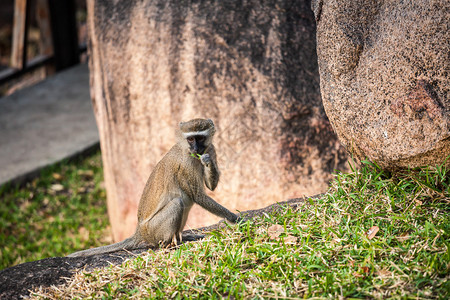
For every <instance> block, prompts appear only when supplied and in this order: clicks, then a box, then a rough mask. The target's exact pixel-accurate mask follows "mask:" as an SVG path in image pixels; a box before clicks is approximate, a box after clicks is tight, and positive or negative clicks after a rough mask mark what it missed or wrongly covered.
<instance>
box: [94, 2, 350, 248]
mask: <svg viewBox="0 0 450 300" xmlns="http://www.w3.org/2000/svg"><path fill="white" fill-rule="evenodd" d="M88 13H89V16H88V27H89V34H90V39H91V40H90V54H91V60H90V70H91V83H92V87H91V95H92V97H93V103H94V110H95V114H96V118H97V123H98V127H99V131H100V142H101V147H102V155H103V162H104V172H105V184H106V190H107V195H108V212H109V216H110V220H111V223H112V228H113V233H114V238H115V240H120V239H123V238H125V237H127V236H129V235H131V234H132V233H133V231H134V229H135V225H136V221H137V219H136V209H137V204H138V201H139V199H140V196H141V193H142V190H143V187H144V184H145V182H146V180H147V178H148V176H149V174H150V172H151V170H152V168H153V167H154V166H155V164H156V163H157V162H158V161H159V160H160V159H161V157H162V156H163V155H164V154H165V153H166V152H167V151H168V150H169V149H170V147H171V146H172V145H173V143H174V142H175V136H174V131H175V128H176V127H177V126H178V123H179V122H180V121H183V120H189V119H191V118H194V117H207V118H211V119H213V120H214V122H215V124H216V126H217V134H216V138H215V144H216V149H217V154H218V160H219V167H220V169H221V171H222V176H221V180H220V182H219V185H218V188H217V189H216V191H215V192H214V193H213V194H212V197H213V198H215V199H217V200H218V201H219V202H220V203H222V204H223V205H224V206H226V207H228V208H229V209H231V210H236V209H239V210H248V209H255V208H260V207H264V206H266V205H268V204H270V203H274V202H277V201H282V200H285V199H287V198H294V197H299V196H303V195H313V194H317V193H320V192H323V191H325V190H326V188H327V185H328V181H329V179H330V177H331V173H332V172H333V171H334V170H335V169H339V168H340V169H342V168H343V167H344V166H345V163H346V154H345V150H343V148H341V146H340V144H339V142H338V141H337V137H336V136H335V134H334V133H333V131H332V128H331V125H330V124H329V122H328V120H327V118H326V115H325V112H324V110H323V107H322V104H321V98H320V93H319V76H318V67H317V58H316V48H315V30H316V28H315V20H314V15H313V13H312V11H311V9H310V3H308V1H305V2H303V1H301V2H295V3H293V2H292V1H287V0H285V1H282V0H279V1H257V0H255V1H244V2H242V1H234V0H229V1H214V2H211V1H194V2H190V1H178V0H160V1H149V0H147V1H137V0H134V1H100V0H90V1H88ZM216 221H217V218H216V217H215V216H213V215H211V214H210V213H208V212H206V211H205V210H203V209H201V208H199V207H195V208H194V209H193V210H192V211H191V215H190V217H189V220H188V225H187V226H188V228H189V227H190V228H195V227H198V226H203V225H207V224H211V223H214V222H216Z"/></svg>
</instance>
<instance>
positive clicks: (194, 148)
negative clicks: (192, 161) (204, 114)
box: [186, 135, 206, 155]
mask: <svg viewBox="0 0 450 300" xmlns="http://www.w3.org/2000/svg"><path fill="white" fill-rule="evenodd" d="M186 140H187V142H188V144H189V151H190V152H191V153H192V154H200V155H201V154H203V153H204V152H205V150H206V143H205V142H206V137H205V136H204V135H193V136H189V137H187V138H186Z"/></svg>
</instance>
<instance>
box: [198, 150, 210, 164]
mask: <svg viewBox="0 0 450 300" xmlns="http://www.w3.org/2000/svg"><path fill="white" fill-rule="evenodd" d="M200 161H201V162H202V165H204V166H205V167H209V166H210V165H211V157H210V156H209V154H208V153H205V154H203V155H202V156H200Z"/></svg>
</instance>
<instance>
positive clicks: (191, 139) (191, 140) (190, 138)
mask: <svg viewBox="0 0 450 300" xmlns="http://www.w3.org/2000/svg"><path fill="white" fill-rule="evenodd" d="M187 141H188V142H189V143H190V144H192V143H193V142H194V141H195V138H194V137H192V136H190V137H188V138H187Z"/></svg>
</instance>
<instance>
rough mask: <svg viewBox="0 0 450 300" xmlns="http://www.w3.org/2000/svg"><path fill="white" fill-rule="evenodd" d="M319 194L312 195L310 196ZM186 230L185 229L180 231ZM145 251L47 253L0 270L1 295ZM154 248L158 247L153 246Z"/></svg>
mask: <svg viewBox="0 0 450 300" xmlns="http://www.w3.org/2000/svg"><path fill="white" fill-rule="evenodd" d="M316 197H318V196H315V197H312V199H314V198H316ZM304 203H305V202H304V199H291V200H289V201H285V202H283V203H280V204H281V205H280V204H273V205H270V206H268V207H265V208H263V209H259V210H251V211H246V212H244V215H245V218H246V219H251V218H254V217H256V216H260V215H263V214H264V213H265V214H267V213H273V212H276V211H279V210H281V209H282V207H285V206H286V205H289V206H291V207H295V206H298V205H308V203H309V202H308V203H306V204H304ZM219 226H221V223H219V224H214V225H212V226H209V227H204V228H200V229H197V230H195V232H196V233H199V232H200V233H207V232H209V231H212V230H214V229H217V228H218V227H219ZM185 234H189V232H187V231H186V232H184V233H183V235H185ZM145 251H148V249H137V250H133V251H131V252H129V251H116V252H113V253H110V254H98V255H92V256H88V257H50V258H45V259H41V260H38V261H33V262H27V263H23V264H20V265H17V266H14V267H10V268H7V269H4V270H1V271H0V299H22V298H23V297H26V296H28V295H29V294H30V290H33V289H35V288H38V287H49V286H52V285H53V286H57V285H60V284H63V283H65V282H66V280H67V279H68V278H70V277H72V276H73V275H74V274H75V273H76V272H78V271H79V270H83V269H85V270H92V269H96V268H102V267H106V266H109V265H110V264H115V265H119V264H121V263H123V262H124V261H125V260H127V259H130V258H133V257H135V256H136V255H138V254H140V253H142V252H145ZM155 251H157V250H155Z"/></svg>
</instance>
